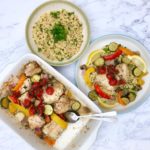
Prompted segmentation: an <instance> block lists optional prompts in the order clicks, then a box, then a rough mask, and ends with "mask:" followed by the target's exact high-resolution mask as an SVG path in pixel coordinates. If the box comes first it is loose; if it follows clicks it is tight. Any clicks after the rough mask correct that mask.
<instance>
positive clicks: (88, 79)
mask: <svg viewBox="0 0 150 150" xmlns="http://www.w3.org/2000/svg"><path fill="white" fill-rule="evenodd" d="M93 72H95V68H94V67H90V68H88V69H87V70H86V72H85V74H84V80H85V83H86V84H87V85H88V86H89V87H90V86H91V85H92V82H91V80H90V74H91V73H93Z"/></svg>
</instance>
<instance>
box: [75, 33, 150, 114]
mask: <svg viewBox="0 0 150 150" xmlns="http://www.w3.org/2000/svg"><path fill="white" fill-rule="evenodd" d="M110 36H114V37H118V36H120V37H123V38H126V39H128V40H129V41H131V42H133V43H135V44H138V45H140V46H142V47H143V48H144V52H145V53H146V54H147V55H148V57H149V58H150V53H149V52H148V49H147V47H145V46H144V44H143V43H142V42H141V41H139V40H138V39H135V38H133V37H131V36H128V35H124V34H105V35H102V36H100V37H98V38H95V39H94V40H92V41H91V42H90V45H89V47H88V49H87V51H89V49H90V47H91V46H92V45H93V44H95V43H96V42H97V41H99V40H102V39H103V38H109V37H110ZM84 55H85V53H84V54H83V55H82V57H83V56H84ZM82 57H81V58H80V59H79V60H78V62H77V63H76V66H75V83H76V85H77V87H78V88H79V89H80V87H79V81H78V67H79V63H80V60H81V59H82ZM80 90H81V89H80ZM81 91H82V90H81ZM82 92H83V91H82ZM83 93H84V92H83ZM85 95H87V94H86V93H85ZM149 97H150V93H149V94H147V95H146V97H145V98H144V99H143V101H139V102H138V103H137V104H135V105H133V106H131V107H129V108H127V109H124V110H119V111H117V110H115V111H117V113H118V114H121V115H122V114H125V113H129V112H131V111H132V110H134V109H137V108H138V107H139V106H140V105H141V104H143V103H144V102H145V101H146V100H147V99H148V98H149ZM93 103H94V102H93ZM96 105H97V104H96ZM99 109H101V110H102V111H103V109H102V108H101V107H99ZM108 111H111V109H108Z"/></svg>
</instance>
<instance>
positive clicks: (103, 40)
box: [76, 34, 150, 113]
mask: <svg viewBox="0 0 150 150" xmlns="http://www.w3.org/2000/svg"><path fill="white" fill-rule="evenodd" d="M110 42H116V43H120V44H122V45H124V46H126V47H128V48H129V49H131V50H133V51H139V52H140V54H141V57H142V58H143V59H144V60H145V62H146V65H147V70H148V74H147V75H146V76H145V77H144V81H145V84H144V85H143V87H142V90H141V91H139V92H138V93H137V98H136V100H135V101H134V102H132V103H130V104H128V105H126V106H121V105H119V104H117V105H116V107H114V108H112V109H111V110H116V111H117V112H118V113H124V112H128V111H131V110H133V109H135V108H136V107H138V106H140V105H141V104H142V103H143V102H144V101H145V100H146V99H147V98H148V96H150V92H149V90H150V54H149V53H148V51H147V49H146V48H145V47H144V46H143V45H142V44H141V43H140V42H139V41H137V40H135V39H133V38H131V37H127V36H124V35H119V34H111V35H105V36H102V37H100V38H98V39H96V40H95V41H93V42H92V43H91V45H90V47H89V48H88V50H87V51H86V52H85V53H84V55H83V56H82V57H81V58H80V60H79V61H78V63H77V66H76V82H77V85H78V87H79V89H80V90H81V91H82V92H84V93H85V94H86V95H88V92H89V91H90V89H89V88H88V86H87V85H86V84H85V82H84V80H83V76H82V71H81V69H80V66H81V65H83V64H86V62H87V59H88V56H89V54H90V53H91V52H92V51H94V50H97V49H100V48H103V47H104V46H105V45H107V44H109V43H110ZM101 109H102V110H103V111H108V109H107V110H106V109H104V108H101ZM109 110H110V109H109Z"/></svg>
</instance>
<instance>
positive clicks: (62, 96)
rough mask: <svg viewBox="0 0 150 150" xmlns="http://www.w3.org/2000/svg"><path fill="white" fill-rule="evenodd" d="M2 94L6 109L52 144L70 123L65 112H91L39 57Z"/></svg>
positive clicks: (8, 82) (3, 104)
mask: <svg viewBox="0 0 150 150" xmlns="http://www.w3.org/2000/svg"><path fill="white" fill-rule="evenodd" d="M0 98H1V99H0V104H1V107H2V108H3V109H7V110H8V112H9V113H10V114H11V115H13V116H15V118H16V119H17V120H18V121H19V122H20V123H21V124H22V125H23V126H25V127H26V128H28V129H31V130H33V131H34V133H35V134H36V135H37V136H38V137H40V138H41V139H43V140H44V141H45V142H46V143H48V144H49V145H51V146H52V145H54V144H55V142H56V140H57V139H58V138H59V137H60V136H61V134H62V133H63V132H64V131H65V130H66V129H67V127H68V122H67V121H66V119H65V117H64V113H65V112H67V111H70V110H73V111H75V112H77V113H78V114H80V115H82V114H88V113H90V110H89V109H88V107H86V106H85V105H84V104H82V103H81V102H80V101H78V100H77V99H76V98H75V97H74V96H73V94H72V92H71V91H70V90H69V89H67V88H66V87H65V86H64V85H63V84H62V83H61V82H59V81H58V80H57V79H56V78H55V77H54V76H52V75H51V74H49V73H47V72H46V71H45V70H43V69H42V68H41V67H40V65H39V64H38V63H37V62H35V61H32V62H29V63H27V64H25V65H24V66H23V68H22V70H21V72H20V74H19V75H18V76H12V77H11V78H10V79H9V80H8V81H7V82H5V83H4V84H3V86H2V88H1V89H0Z"/></svg>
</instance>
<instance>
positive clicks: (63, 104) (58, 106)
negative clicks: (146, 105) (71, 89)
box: [54, 95, 71, 114]
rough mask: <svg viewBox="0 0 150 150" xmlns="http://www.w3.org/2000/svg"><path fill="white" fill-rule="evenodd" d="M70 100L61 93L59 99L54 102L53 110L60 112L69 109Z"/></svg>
mask: <svg viewBox="0 0 150 150" xmlns="http://www.w3.org/2000/svg"><path fill="white" fill-rule="evenodd" d="M70 106H71V100H70V99H69V98H68V97H67V96H66V95H63V96H61V97H60V99H59V101H57V102H56V103H54V111H55V112H56V113H57V114H62V113H64V112H66V111H68V110H69V109H70Z"/></svg>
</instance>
